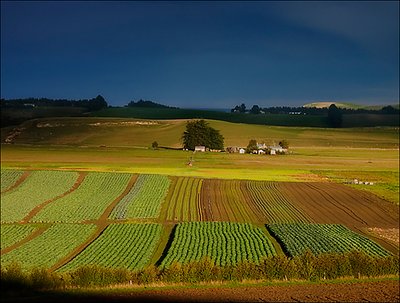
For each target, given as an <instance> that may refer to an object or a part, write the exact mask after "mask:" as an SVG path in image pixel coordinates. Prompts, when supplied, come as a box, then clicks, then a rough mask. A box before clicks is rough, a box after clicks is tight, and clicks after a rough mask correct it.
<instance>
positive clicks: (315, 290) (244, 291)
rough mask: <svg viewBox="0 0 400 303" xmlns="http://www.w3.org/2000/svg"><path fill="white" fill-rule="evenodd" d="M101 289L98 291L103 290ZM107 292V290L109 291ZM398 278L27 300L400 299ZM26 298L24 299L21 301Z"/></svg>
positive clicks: (346, 300) (167, 290) (311, 300)
mask: <svg viewBox="0 0 400 303" xmlns="http://www.w3.org/2000/svg"><path fill="white" fill-rule="evenodd" d="M100 292H101V290H99V292H98V293H100ZM106 293H107V291H106ZM399 300H400V295H399V282H398V281H392V280H391V281H374V282H366V281H363V282H355V283H346V282H344V283H341V284H311V285H300V284H297V285H296V284H292V285H273V286H257V285H254V286H237V287H226V286H220V287H207V288H175V289H173V288H172V289H162V288H160V289H150V290H146V289H140V290H139V289H132V291H129V290H127V289H124V290H123V291H118V290H116V291H115V292H114V293H113V294H111V293H110V294H103V295H100V294H96V293H94V294H85V295H82V294H80V295H68V294H57V295H53V296H50V295H47V296H41V297H36V298H35V297H29V298H27V300H26V302H28V301H29V302H59V303H61V302H71V301H75V302H399ZM18 301H20V302H21V301H22V300H18Z"/></svg>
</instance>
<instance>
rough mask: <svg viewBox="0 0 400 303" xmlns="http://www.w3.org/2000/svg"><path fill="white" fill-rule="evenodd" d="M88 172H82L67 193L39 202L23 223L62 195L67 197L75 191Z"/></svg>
mask: <svg viewBox="0 0 400 303" xmlns="http://www.w3.org/2000/svg"><path fill="white" fill-rule="evenodd" d="M86 175H87V173H86V172H80V173H79V176H78V178H77V179H76V181H75V183H74V185H72V187H71V188H70V189H69V190H68V191H66V192H65V193H63V194H61V195H59V196H57V197H55V198H53V199H50V200H47V201H45V202H43V203H42V204H39V205H38V206H36V207H35V208H34V209H32V210H31V211H30V213H29V214H28V215H27V216H26V217H25V218H24V219H22V221H21V223H28V222H29V221H30V220H31V219H32V218H33V217H34V216H36V215H37V214H38V213H39V212H40V211H41V210H42V209H43V208H45V207H46V206H47V205H48V204H50V203H51V202H53V201H55V200H57V199H60V198H62V197H65V196H66V195H68V194H70V193H71V192H73V191H74V190H76V189H77V188H78V187H79V186H80V185H81V183H82V181H83V180H84V179H85V177H86Z"/></svg>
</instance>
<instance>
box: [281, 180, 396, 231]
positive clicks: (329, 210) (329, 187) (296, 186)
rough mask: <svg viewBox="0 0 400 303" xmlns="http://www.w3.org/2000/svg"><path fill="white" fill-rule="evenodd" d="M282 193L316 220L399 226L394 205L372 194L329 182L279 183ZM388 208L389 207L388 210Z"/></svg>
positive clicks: (358, 224)
mask: <svg viewBox="0 0 400 303" xmlns="http://www.w3.org/2000/svg"><path fill="white" fill-rule="evenodd" d="M279 187H280V188H281V190H282V192H283V193H284V195H285V196H286V197H287V198H288V199H289V200H290V201H291V202H292V203H293V204H294V205H296V207H298V208H299V209H302V210H303V211H304V212H305V213H307V214H308V215H309V216H311V217H312V218H313V220H315V222H316V223H340V224H344V225H346V226H348V227H351V226H357V227H365V228H366V227H382V228H383V227H385V228H398V226H399V222H398V219H399V210H398V207H397V206H396V205H388V204H390V203H389V202H387V201H385V200H382V199H380V198H378V197H376V196H372V195H371V194H369V195H366V194H365V193H364V192H361V191H357V190H353V189H351V188H348V187H345V186H343V185H339V184H330V183H312V184H311V183H279ZM389 209H390V210H389Z"/></svg>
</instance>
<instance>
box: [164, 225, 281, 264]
mask: <svg viewBox="0 0 400 303" xmlns="http://www.w3.org/2000/svg"><path fill="white" fill-rule="evenodd" d="M275 254H276V252H275V249H274V247H273V246H272V244H271V242H270V241H269V239H268V238H267V236H266V235H265V234H264V233H263V231H262V230H261V229H259V228H256V227H253V226H252V225H250V224H247V223H245V224H242V223H230V222H187V223H181V224H179V225H178V226H177V228H176V231H175V234H174V235H173V241H172V243H171V247H170V248H169V249H168V252H167V254H166V256H165V258H164V259H163V260H162V262H161V266H163V267H168V266H171V264H172V263H173V262H180V263H187V262H190V261H195V260H200V259H201V258H202V257H205V256H208V257H210V258H211V259H212V260H213V261H214V262H215V263H216V264H218V265H227V264H236V263H238V262H241V261H243V260H249V261H253V262H258V260H259V259H260V258H262V257H265V256H270V255H275Z"/></svg>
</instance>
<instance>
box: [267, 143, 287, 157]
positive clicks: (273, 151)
mask: <svg viewBox="0 0 400 303" xmlns="http://www.w3.org/2000/svg"><path fill="white" fill-rule="evenodd" d="M268 148H269V149H270V150H271V155H276V154H277V153H281V154H285V153H286V152H287V149H286V148H283V147H282V146H280V145H276V146H269V147H268Z"/></svg>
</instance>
